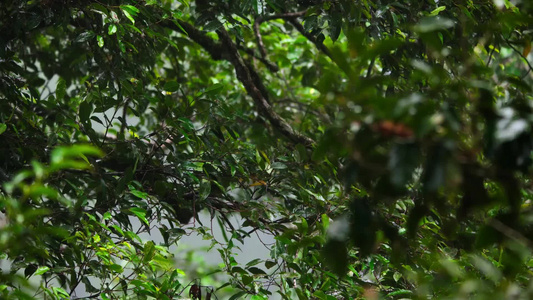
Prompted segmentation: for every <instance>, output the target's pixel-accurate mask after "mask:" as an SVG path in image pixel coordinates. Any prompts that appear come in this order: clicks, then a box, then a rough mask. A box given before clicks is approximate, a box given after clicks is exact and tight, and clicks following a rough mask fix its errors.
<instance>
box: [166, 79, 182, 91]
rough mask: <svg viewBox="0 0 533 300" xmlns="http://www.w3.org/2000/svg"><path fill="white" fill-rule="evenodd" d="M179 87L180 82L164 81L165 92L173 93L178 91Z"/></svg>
mask: <svg viewBox="0 0 533 300" xmlns="http://www.w3.org/2000/svg"><path fill="white" fill-rule="evenodd" d="M179 88H180V84H179V83H178V82H177V81H167V82H166V83H165V86H164V87H163V89H164V90H165V91H166V92H170V93H174V92H176V91H178V90H179Z"/></svg>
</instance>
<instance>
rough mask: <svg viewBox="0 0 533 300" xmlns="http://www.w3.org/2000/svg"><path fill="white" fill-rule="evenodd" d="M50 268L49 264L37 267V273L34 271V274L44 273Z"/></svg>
mask: <svg viewBox="0 0 533 300" xmlns="http://www.w3.org/2000/svg"><path fill="white" fill-rule="evenodd" d="M49 270H50V268H49V267H47V266H43V267H39V268H37V270H36V271H35V273H33V275H42V274H44V273H46V272H48V271H49Z"/></svg>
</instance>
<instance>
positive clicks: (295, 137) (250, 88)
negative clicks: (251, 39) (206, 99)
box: [217, 28, 315, 146]
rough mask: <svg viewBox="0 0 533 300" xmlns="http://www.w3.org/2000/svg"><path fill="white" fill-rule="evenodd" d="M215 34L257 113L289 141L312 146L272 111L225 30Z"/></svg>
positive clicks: (311, 141) (309, 139) (303, 136)
mask: <svg viewBox="0 0 533 300" xmlns="http://www.w3.org/2000/svg"><path fill="white" fill-rule="evenodd" d="M217 34H218V37H219V38H220V40H221V42H222V45H224V48H225V49H226V50H227V51H228V53H229V55H230V56H229V61H230V62H231V64H232V65H233V66H234V67H235V72H236V73H237V78H238V79H239V81H240V82H241V83H242V84H243V85H244V88H245V89H246V91H247V92H248V94H249V95H250V96H251V97H252V99H253V100H254V103H255V104H256V106H257V108H258V111H259V113H260V114H262V115H263V116H265V117H266V118H267V119H268V120H269V121H270V123H271V124H272V125H273V126H274V127H275V128H276V129H278V130H279V131H281V132H282V133H283V134H284V135H285V136H287V137H288V138H289V139H290V140H292V141H294V142H297V143H301V144H304V145H306V146H311V145H313V144H314V143H315V141H313V140H312V139H311V138H309V137H307V136H305V135H302V134H301V133H299V132H297V131H295V130H294V129H293V128H292V127H291V126H290V125H289V123H287V121H285V120H284V119H283V118H282V117H281V116H280V115H278V114H277V113H276V112H275V111H274V109H273V108H272V106H271V105H270V104H269V103H268V101H267V99H266V98H265V97H264V96H263V93H262V92H261V91H260V89H259V88H258V87H257V86H256V85H255V84H254V79H253V77H252V75H251V73H252V72H250V70H251V69H250V66H249V65H247V64H246V63H245V62H244V61H243V59H242V57H241V55H240V54H239V50H238V49H237V46H236V45H235V43H233V41H232V39H231V37H230V36H229V34H228V32H227V31H226V29H224V28H221V29H219V30H217Z"/></svg>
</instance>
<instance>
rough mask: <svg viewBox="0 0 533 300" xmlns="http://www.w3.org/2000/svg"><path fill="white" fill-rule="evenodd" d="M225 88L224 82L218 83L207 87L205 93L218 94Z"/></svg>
mask: <svg viewBox="0 0 533 300" xmlns="http://www.w3.org/2000/svg"><path fill="white" fill-rule="evenodd" d="M223 88H224V85H223V84H222V83H216V84H213V85H212V86H210V87H208V88H207V89H205V91H204V93H206V94H210V95H216V94H218V93H219V92H220V91H221V90H222V89H223Z"/></svg>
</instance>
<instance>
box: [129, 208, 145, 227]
mask: <svg viewBox="0 0 533 300" xmlns="http://www.w3.org/2000/svg"><path fill="white" fill-rule="evenodd" d="M130 212H132V213H133V214H134V215H136V216H137V218H139V220H141V221H143V222H144V223H145V224H146V225H150V224H149V223H148V220H146V210H144V209H142V208H140V207H132V208H130Z"/></svg>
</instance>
